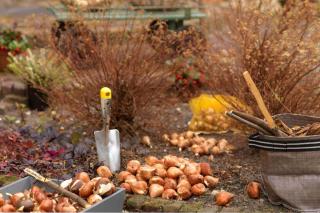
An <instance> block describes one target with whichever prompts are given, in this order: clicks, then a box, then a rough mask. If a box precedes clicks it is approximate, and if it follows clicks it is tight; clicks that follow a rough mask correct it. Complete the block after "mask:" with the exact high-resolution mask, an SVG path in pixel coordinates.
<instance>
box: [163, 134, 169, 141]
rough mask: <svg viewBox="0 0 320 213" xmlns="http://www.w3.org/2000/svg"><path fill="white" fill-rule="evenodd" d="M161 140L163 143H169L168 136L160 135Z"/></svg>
mask: <svg viewBox="0 0 320 213" xmlns="http://www.w3.org/2000/svg"><path fill="white" fill-rule="evenodd" d="M162 140H163V141H164V142H169V141H170V137H169V135H167V134H164V135H162Z"/></svg>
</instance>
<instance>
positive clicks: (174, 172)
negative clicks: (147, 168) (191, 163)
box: [167, 167, 183, 179]
mask: <svg viewBox="0 0 320 213" xmlns="http://www.w3.org/2000/svg"><path fill="white" fill-rule="evenodd" d="M180 175H183V172H182V171H181V169H178V168H177V167H170V168H169V169H168V170H167V176H168V177H169V178H173V179H176V178H178V177H179V176H180Z"/></svg>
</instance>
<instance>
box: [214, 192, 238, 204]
mask: <svg viewBox="0 0 320 213" xmlns="http://www.w3.org/2000/svg"><path fill="white" fill-rule="evenodd" d="M233 197H234V194H232V193H230V192H226V191H221V192H218V193H217V194H216V196H215V200H216V205H218V206H225V205H227V204H228V203H230V201H231V200H232V199H233Z"/></svg>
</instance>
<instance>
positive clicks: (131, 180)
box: [125, 175, 137, 184]
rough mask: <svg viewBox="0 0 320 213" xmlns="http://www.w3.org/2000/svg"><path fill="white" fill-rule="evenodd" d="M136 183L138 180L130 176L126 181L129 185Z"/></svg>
mask: <svg viewBox="0 0 320 213" xmlns="http://www.w3.org/2000/svg"><path fill="white" fill-rule="evenodd" d="M136 181H137V178H136V176H134V175H128V176H127V178H126V179H125V182H126V183H129V184H130V183H132V182H136Z"/></svg>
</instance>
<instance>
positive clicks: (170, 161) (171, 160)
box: [163, 155, 179, 168]
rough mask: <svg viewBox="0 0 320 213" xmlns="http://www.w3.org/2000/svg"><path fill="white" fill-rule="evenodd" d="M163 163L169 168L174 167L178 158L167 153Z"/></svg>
mask: <svg viewBox="0 0 320 213" xmlns="http://www.w3.org/2000/svg"><path fill="white" fill-rule="evenodd" d="M163 159H164V165H165V166H166V167H167V168H169V167H175V166H178V165H179V160H178V158H177V157H176V156H172V155H167V156H164V158H163Z"/></svg>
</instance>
